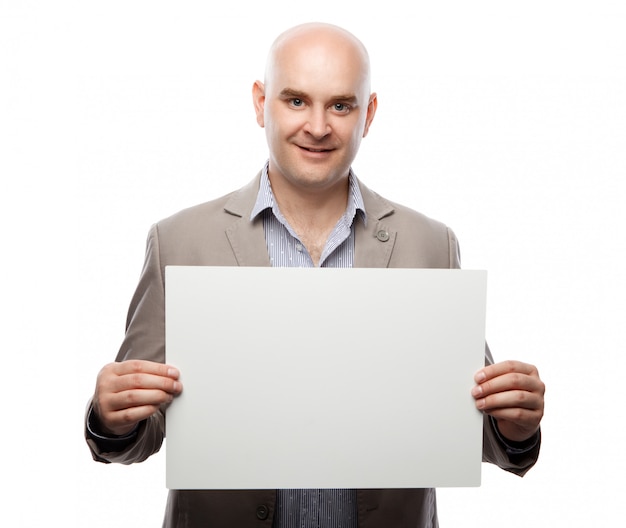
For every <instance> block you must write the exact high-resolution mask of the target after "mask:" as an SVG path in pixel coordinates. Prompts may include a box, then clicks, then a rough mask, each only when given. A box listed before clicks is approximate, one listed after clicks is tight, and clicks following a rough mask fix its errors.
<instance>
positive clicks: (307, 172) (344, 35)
mask: <svg viewBox="0 0 626 528" xmlns="http://www.w3.org/2000/svg"><path fill="white" fill-rule="evenodd" d="M252 97H253V102H254V108H255V112H256V118H257V123H258V124H259V125H260V126H261V127H263V128H265V134H266V136H267V142H268V145H269V148H270V158H269V170H268V174H269V178H270V182H271V183H272V188H273V190H274V191H277V192H278V193H279V194H280V193H281V192H282V193H285V192H286V191H285V189H286V188H289V189H290V190H292V191H293V190H295V189H298V190H299V191H305V192H306V193H310V192H314V193H318V192H319V193H322V194H325V193H328V194H326V196H335V197H336V196H339V197H340V199H341V197H345V193H347V189H348V185H347V182H348V174H349V170H350V165H351V163H352V161H353V160H354V158H355V156H356V154H357V152H358V150H359V146H360V144H361V139H362V138H364V137H365V136H366V135H367V133H368V130H369V127H370V124H371V123H372V120H373V119H374V114H375V113H376V107H377V104H378V103H377V98H376V94H373V93H370V66H369V58H368V55H367V51H366V50H365V47H364V46H363V44H362V43H361V42H360V41H359V40H358V39H357V38H356V37H355V36H354V35H352V34H351V33H349V32H348V31H346V30H345V29H341V28H339V27H337V26H332V25H329V24H319V23H315V24H304V25H301V26H296V27H294V28H292V29H289V30H287V31H285V32H284V33H283V34H282V35H280V36H279V37H278V38H277V39H276V41H275V42H274V44H273V45H272V47H271V50H270V54H269V57H268V61H267V68H266V72H265V82H264V83H262V82H260V81H256V82H255V83H254V86H253V88H252ZM335 192H337V193H338V194H334V193H335ZM283 196H284V194H283ZM317 196H319V195H317ZM292 198H293V195H292ZM343 207H345V203H344V204H343Z"/></svg>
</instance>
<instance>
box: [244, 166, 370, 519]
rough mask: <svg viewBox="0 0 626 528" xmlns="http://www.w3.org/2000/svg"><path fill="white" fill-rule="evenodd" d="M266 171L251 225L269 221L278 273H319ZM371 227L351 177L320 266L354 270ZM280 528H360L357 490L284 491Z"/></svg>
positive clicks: (278, 514)
mask: <svg viewBox="0 0 626 528" xmlns="http://www.w3.org/2000/svg"><path fill="white" fill-rule="evenodd" d="M267 168H268V166H267V165H266V166H265V168H264V170H263V173H262V175H261V185H260V187H259V194H258V196H257V201H256V204H255V206H254V208H253V210H252V214H251V217H250V220H254V219H255V218H257V217H258V216H259V215H262V218H263V229H264V231H265V242H266V244H267V251H268V253H269V257H270V262H271V264H272V266H274V267H304V268H311V267H314V264H313V260H312V259H311V257H310V255H309V253H308V251H307V249H306V248H305V247H304V244H303V243H302V241H301V240H300V239H299V238H298V235H297V234H296V233H295V232H294V230H293V229H292V228H291V226H290V225H289V223H288V222H287V220H286V219H285V217H284V216H283V215H282V214H281V212H280V209H279V208H278V204H277V203H276V200H275V199H274V194H273V193H272V188H271V185H270V181H269V177H268V173H267ZM357 216H359V217H360V218H361V220H362V221H363V223H366V222H367V216H366V214H365V205H364V203H363V197H362V196H361V191H360V190H359V186H358V184H357V182H356V179H355V177H354V174H353V173H352V171H350V176H349V193H348V204H347V207H346V212H345V213H344V214H343V216H342V217H341V218H340V219H339V220H338V222H337V224H336V225H335V228H334V229H333V231H332V232H331V234H330V236H329V237H328V240H327V241H326V245H325V246H324V249H323V251H322V256H321V258H320V262H319V266H320V267H328V268H351V267H352V265H353V263H354V220H355V218H357ZM274 527H275V528H356V527H357V502H356V490H354V489H281V490H278V491H277V494H276V512H275V517H274Z"/></svg>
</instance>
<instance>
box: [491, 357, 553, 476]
mask: <svg viewBox="0 0 626 528" xmlns="http://www.w3.org/2000/svg"><path fill="white" fill-rule="evenodd" d="M493 362H494V361H493V356H492V355H491V351H490V350H489V346H488V345H485V365H492V364H493ZM540 446H541V431H538V432H537V433H535V435H534V436H532V437H531V438H529V439H528V440H527V441H525V442H511V441H509V440H505V439H504V438H503V437H502V436H501V435H500V432H499V431H498V426H497V425H496V421H495V420H494V419H493V418H492V417H491V416H489V415H487V414H485V415H484V417H483V462H490V463H491V464H495V465H497V466H498V467H500V468H502V469H504V470H506V471H510V472H511V473H515V474H516V475H519V476H520V477H522V476H524V475H525V474H526V472H527V471H528V470H529V469H530V468H532V467H533V466H534V465H535V463H536V462H537V459H538V457H539V448H540Z"/></svg>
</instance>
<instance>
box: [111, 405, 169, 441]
mask: <svg viewBox="0 0 626 528" xmlns="http://www.w3.org/2000/svg"><path fill="white" fill-rule="evenodd" d="M158 410H159V406H158V405H157V406H155V405H144V406H141V407H129V408H127V409H122V410H120V411H116V412H111V413H108V414H107V417H106V418H107V420H106V428H107V429H108V430H109V431H111V432H112V433H113V434H116V435H122V434H126V433H128V432H130V431H132V429H133V428H134V427H136V425H137V424H138V423H139V422H141V421H143V420H147V419H148V418H150V416H152V415H153V414H154V413H156V412H157V411H158Z"/></svg>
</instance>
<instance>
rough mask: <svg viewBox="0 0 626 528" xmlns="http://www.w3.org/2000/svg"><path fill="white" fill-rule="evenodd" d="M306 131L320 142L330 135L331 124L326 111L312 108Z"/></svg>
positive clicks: (305, 127)
mask: <svg viewBox="0 0 626 528" xmlns="http://www.w3.org/2000/svg"><path fill="white" fill-rule="evenodd" d="M304 130H305V132H307V133H309V134H311V136H313V137H314V138H315V139H318V140H319V139H323V138H324V137H325V136H327V135H328V134H330V123H329V122H328V114H327V112H326V109H325V108H312V109H311V111H310V112H309V115H308V119H307V122H306V124H305V126H304Z"/></svg>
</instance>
